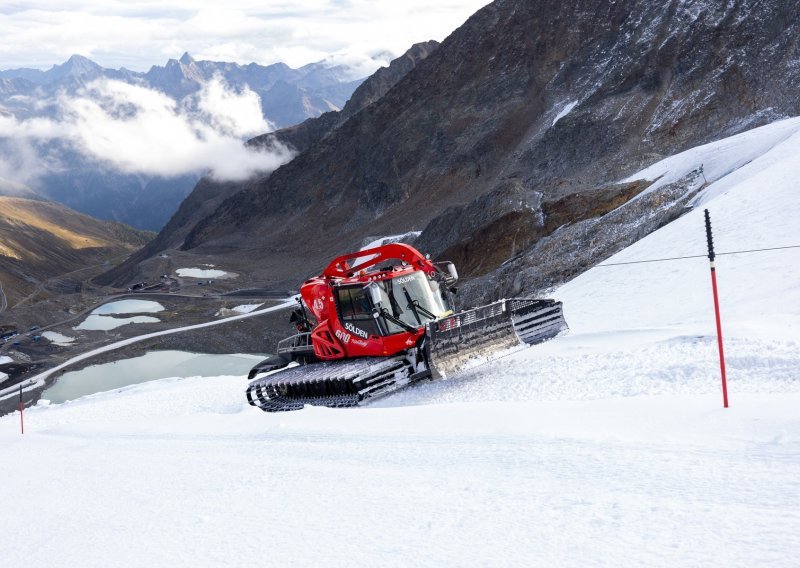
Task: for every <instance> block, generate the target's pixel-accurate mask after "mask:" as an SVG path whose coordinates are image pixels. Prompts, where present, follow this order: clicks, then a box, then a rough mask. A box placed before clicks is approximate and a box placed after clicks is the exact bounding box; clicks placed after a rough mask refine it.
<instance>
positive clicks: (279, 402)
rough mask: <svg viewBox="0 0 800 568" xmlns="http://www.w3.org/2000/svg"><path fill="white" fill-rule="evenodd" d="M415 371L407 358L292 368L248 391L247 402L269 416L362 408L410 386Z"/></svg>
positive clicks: (256, 381)
mask: <svg viewBox="0 0 800 568" xmlns="http://www.w3.org/2000/svg"><path fill="white" fill-rule="evenodd" d="M412 372H413V369H412V368H411V365H410V364H409V363H408V362H407V361H406V359H405V358H404V357H390V358H383V357H367V358H363V359H352V360H346V361H328V362H324V363H312V364H309V365H300V366H297V367H289V368H287V369H283V370H280V371H277V372H275V373H273V374H271V375H268V376H266V377H263V378H261V379H255V380H254V381H253V382H251V383H250V385H249V386H248V387H247V400H248V402H249V403H250V404H251V405H253V406H258V407H259V408H261V409H262V410H264V411H266V412H281V411H285V410H299V409H301V408H303V406H304V405H306V404H312V405H315V406H328V407H333V408H340V407H347V406H358V405H359V404H360V403H361V402H363V401H365V400H367V399H371V398H375V397H378V396H382V395H384V394H387V393H389V392H392V391H395V390H397V389H399V388H401V387H404V386H406V385H407V384H408V383H409V381H410V379H411V374H412Z"/></svg>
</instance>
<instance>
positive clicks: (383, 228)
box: [115, 0, 800, 301]
mask: <svg viewBox="0 0 800 568" xmlns="http://www.w3.org/2000/svg"><path fill="white" fill-rule="evenodd" d="M799 24H800V5H798V4H797V3H793V2H791V3H786V2H781V1H779V0H767V1H763V0H735V1H712V0H672V1H668V2H663V3H653V2H649V1H647V0H620V1H616V2H600V3H598V2H594V1H589V0H575V1H573V2H569V3H564V2H560V1H557V0H542V1H540V2H535V3H534V2H527V1H524V0H497V1H495V2H493V3H492V4H489V5H488V6H486V7H485V8H483V9H481V10H480V11H479V12H477V13H476V14H475V15H473V16H472V17H471V18H470V19H469V20H468V21H467V22H466V23H465V24H464V25H463V26H462V27H461V28H459V29H458V30H456V31H455V32H454V33H453V34H452V35H451V36H449V37H448V38H447V39H446V40H445V41H444V42H443V43H442V44H441V45H440V46H439V47H438V48H437V49H436V50H435V51H433V52H432V53H431V54H430V55H429V56H428V57H426V58H425V59H423V60H421V61H419V62H417V64H416V65H415V67H414V68H413V69H412V70H411V71H410V72H408V73H407V74H406V75H405V76H404V77H403V78H402V79H400V80H399V81H397V82H396V83H395V84H394V85H393V86H392V87H391V88H390V89H389V90H388V91H387V92H386V93H385V94H384V95H383V96H381V97H380V98H378V99H377V100H376V101H374V102H373V103H372V104H370V105H368V106H366V107H365V108H363V109H361V110H360V112H357V113H355V114H353V115H352V116H350V117H349V119H347V120H345V121H344V122H342V123H340V124H337V125H336V126H335V127H334V129H333V130H331V131H329V132H328V133H327V134H325V135H324V136H318V135H317V136H308V137H307V141H305V142H298V147H300V148H305V149H304V151H302V152H301V153H300V154H299V155H298V156H297V157H296V158H295V159H294V160H292V161H291V162H289V163H288V164H286V165H284V166H282V167H281V168H279V169H278V170H276V171H275V172H273V174H272V175H271V176H269V177H265V178H262V179H257V180H253V181H250V182H248V183H247V184H244V185H242V186H241V188H240V191H238V192H235V194H234V195H232V196H231V197H229V198H228V199H226V200H225V201H223V202H222V203H221V204H220V205H219V206H218V207H216V208H215V210H214V211H213V212H212V213H210V214H209V215H208V216H207V217H206V218H204V219H203V220H201V221H199V222H198V223H196V225H194V227H192V228H191V230H189V231H188V233H186V236H185V238H184V239H183V243H182V245H181V249H183V250H184V251H186V252H187V253H191V254H195V255H198V256H200V257H202V256H203V255H224V256H226V257H227V258H229V259H230V261H231V262H238V261H239V260H241V259H239V256H242V255H243V253H242V252H241V251H242V249H243V248H247V251H246V255H247V258H248V261H249V263H250V265H252V266H262V267H267V268H268V269H267V268H265V269H264V271H263V274H262V275H261V276H262V277H263V278H266V279H271V280H273V281H275V282H281V283H286V284H287V285H289V284H291V285H296V284H297V282H298V281H299V280H301V279H302V278H303V277H305V276H306V275H308V274H312V273H315V272H317V271H318V270H320V269H321V268H322V267H323V266H324V264H325V263H326V262H327V260H328V259H330V258H331V257H333V256H335V255H337V254H340V253H342V252H344V251H347V250H349V249H353V248H355V247H357V246H358V244H359V243H360V242H362V240H363V238H364V237H365V236H367V235H388V234H398V233H404V232H407V231H411V230H421V231H422V234H421V235H420V236H419V238H418V240H417V241H416V245H417V246H419V247H420V248H421V249H422V250H424V251H426V252H430V253H431V254H432V255H433V256H434V257H436V258H447V259H451V260H455V261H456V262H458V263H459V264H460V266H461V267H462V270H461V272H462V275H465V276H467V277H470V278H472V284H471V285H467V286H466V287H465V292H466V297H467V298H469V299H472V300H476V301H477V300H480V299H484V298H485V297H487V296H495V295H511V294H519V293H527V292H531V293H532V292H535V291H536V290H540V289H542V288H545V287H548V286H552V285H555V284H558V283H559V282H562V281H564V280H565V279H567V278H569V277H571V276H573V275H574V274H576V273H578V272H580V271H581V270H583V269H585V268H586V267H588V266H591V265H592V264H595V263H597V262H599V261H600V260H602V259H603V258H605V257H606V256H608V255H609V254H612V253H613V252H615V251H616V250H618V249H619V248H620V247H622V246H625V244H627V243H628V242H632V241H633V240H636V239H637V238H641V237H642V236H644V235H645V234H647V232H648V231H650V230H652V229H654V228H657V227H658V226H661V225H663V224H664V223H666V222H668V221H669V220H671V219H673V218H675V217H676V216H677V215H680V214H681V211H683V207H684V205H685V204H686V203H687V202H688V200H689V199H690V198H691V195H693V193H694V192H696V191H697V189H699V187H700V184H701V183H702V176H701V175H699V173H697V172H695V173H694V174H692V175H688V176H686V177H685V178H684V179H682V180H679V181H678V182H676V183H675V184H669V185H668V186H666V187H663V188H661V189H660V190H659V191H657V192H653V193H650V194H648V195H647V196H645V197H644V198H642V199H636V200H634V201H631V199H632V198H633V197H635V196H637V195H639V194H640V192H641V191H642V190H643V189H645V188H646V187H647V186H648V183H647V182H645V181H635V182H629V183H621V180H623V179H625V178H626V177H628V176H631V175H632V174H634V173H636V172H637V171H640V170H641V169H642V168H643V167H645V166H647V165H649V164H652V163H654V162H656V161H658V160H659V159H660V158H662V157H664V156H668V155H671V154H675V153H677V152H679V151H682V150H684V149H687V148H690V147H693V146H696V145H699V144H702V143H705V142H709V141H712V140H715V139H719V138H722V137H726V136H730V135H732V134H734V133H737V132H740V131H743V130H747V129H749V128H753V127H755V126H759V125H762V124H766V123H768V122H771V121H774V120H776V119H779V118H783V117H787V116H793V115H797V114H800V99H798V98H797V97H796V96H795V91H796V87H797V86H798V85H800V64H798V61H800V46H799V44H798V37H800V34H799V33H798V32H800V26H799ZM621 206H624V207H622V209H620V207H621ZM168 231H169V226H168V227H167V229H165V232H162V235H160V236H159V239H161V240H162V242H170V237H169V235H168V234H166V232H168ZM177 240H179V239H175V240H174V241H172V242H176V241H177ZM139 260H141V259H139ZM125 269H126V270H127V271H128V272H127V275H128V276H130V275H132V274H135V272H136V271H137V270H138V269H137V267H136V265H135V264H134V263H132V264H129V265H127V266H126V268H125ZM124 276H126V273H125V272H117V273H116V274H115V278H117V279H124Z"/></svg>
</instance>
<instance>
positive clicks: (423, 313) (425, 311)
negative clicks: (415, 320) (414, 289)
mask: <svg viewBox="0 0 800 568" xmlns="http://www.w3.org/2000/svg"><path fill="white" fill-rule="evenodd" d="M413 303H414V307H415V308H417V309H418V310H419V311H421V312H422V315H424V316H425V317H427V318H431V319H432V320H435V319H436V316H435V315H434V314H433V313H431V312H429V311H428V310H427V308H424V307H422V305H421V304H420V303H419V300H414V302H413Z"/></svg>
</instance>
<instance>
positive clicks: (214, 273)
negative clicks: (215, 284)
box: [175, 268, 228, 278]
mask: <svg viewBox="0 0 800 568" xmlns="http://www.w3.org/2000/svg"><path fill="white" fill-rule="evenodd" d="M175 272H176V273H177V274H178V276H180V277H182V278H222V277H224V276H227V275H228V273H227V272H225V271H224V270H214V269H210V268H179V269H178V270H176V271H175Z"/></svg>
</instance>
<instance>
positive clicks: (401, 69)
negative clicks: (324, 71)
mask: <svg viewBox="0 0 800 568" xmlns="http://www.w3.org/2000/svg"><path fill="white" fill-rule="evenodd" d="M438 46H439V42H438V41H434V40H430V41H426V42H423V43H417V44H414V45H412V46H411V48H410V49H409V50H408V51H406V52H405V53H404V54H403V55H402V56H400V57H398V58H397V59H394V60H393V61H392V62H391V63H390V64H389V66H388V67H381V68H380V69H378V70H377V71H376V72H375V73H374V74H373V75H371V76H370V77H368V78H367V79H366V80H365V81H364V82H363V83H361V85H359V86H358V88H357V89H356V90H355V91H353V94H352V96H351V97H350V100H348V101H347V103H346V104H345V105H344V108H343V109H342V110H341V111H331V112H326V113H324V114H322V115H320V116H318V117H316V118H309V119H308V120H306V121H304V122H302V123H300V124H298V125H296V126H290V127H288V128H283V129H281V130H278V131H276V132H271V133H269V134H264V135H262V136H257V137H256V138H254V139H252V140H251V141H250V143H251V144H253V145H256V146H267V147H269V146H272V145H273V144H275V142H280V143H282V144H285V145H287V146H289V147H290V148H292V149H293V150H295V151H296V152H304V151H305V150H307V149H308V148H309V147H310V146H311V145H312V144H314V143H315V142H318V141H320V140H322V139H323V138H324V137H325V136H327V135H328V134H330V133H331V132H332V131H333V130H335V129H336V128H338V127H339V126H341V125H342V124H344V123H345V122H346V121H347V120H348V119H349V118H350V117H352V116H354V115H355V114H356V113H357V112H359V111H361V109H363V108H366V107H367V106H369V105H371V104H372V103H374V102H375V101H377V100H378V99H380V98H381V97H382V96H383V95H385V94H386V93H387V92H388V91H389V89H391V88H392V87H393V86H394V85H395V83H397V82H398V81H399V80H400V79H402V78H403V77H405V76H406V75H407V74H408V72H409V71H411V70H412V69H413V68H414V67H416V66H417V64H418V63H419V62H420V61H422V60H423V59H425V58H426V57H428V56H429V55H430V54H431V53H432V52H433V50H434V49H436V48H437V47H438Z"/></svg>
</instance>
